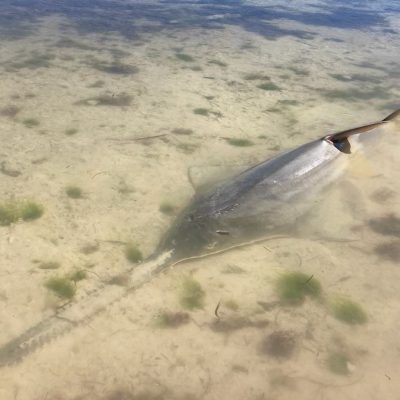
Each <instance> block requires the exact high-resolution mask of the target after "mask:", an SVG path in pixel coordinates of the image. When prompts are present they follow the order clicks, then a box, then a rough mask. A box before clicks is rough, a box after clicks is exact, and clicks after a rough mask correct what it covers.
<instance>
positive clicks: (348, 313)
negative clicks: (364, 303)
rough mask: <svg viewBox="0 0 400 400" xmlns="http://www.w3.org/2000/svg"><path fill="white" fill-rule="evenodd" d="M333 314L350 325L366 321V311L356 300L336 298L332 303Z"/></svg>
mask: <svg viewBox="0 0 400 400" xmlns="http://www.w3.org/2000/svg"><path fill="white" fill-rule="evenodd" d="M332 312H333V316H334V317H335V318H336V319H338V320H339V321H342V322H345V323H346V324H350V325H361V324H365V323H366V322H367V321H368V316H367V313H366V312H365V311H364V309H363V308H362V307H361V306H360V305H359V304H358V303H356V302H354V301H352V300H349V299H346V298H338V299H336V300H335V301H334V302H333V303H332Z"/></svg>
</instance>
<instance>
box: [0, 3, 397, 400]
mask: <svg viewBox="0 0 400 400" xmlns="http://www.w3.org/2000/svg"><path fill="white" fill-rule="evenodd" d="M335 4H336V5H335V6H332V5H330V3H329V2H324V1H313V2H309V3H307V4H305V3H303V2H300V1H299V2H296V4H293V5H291V6H288V5H287V4H286V3H284V2H279V1H276V2H274V3H268V4H267V5H266V4H263V3H262V2H247V3H245V2H239V1H234V2H231V1H230V2H227V1H224V2H221V1H200V2H190V1H187V2H179V3H176V2H172V1H163V2H150V1H149V2H143V3H140V4H139V3H136V2H133V1H124V2H122V1H97V0H96V2H93V1H90V2H89V1H86V2H85V1H83V2H82V1H79V2H76V1H67V2H51V1H39V2H32V1H17V2H16V1H11V0H10V1H3V2H2V4H1V6H0V11H1V12H0V15H1V16H0V21H1V23H0V39H1V65H0V73H1V89H2V90H1V94H0V124H1V129H0V137H1V139H0V140H1V145H2V146H1V150H0V166H1V168H0V172H1V173H0V188H1V196H0V204H2V207H3V208H2V209H0V210H1V211H0V218H2V221H3V224H4V225H5V226H1V227H0V254H1V256H2V257H1V259H2V262H1V265H0V274H1V281H2V285H1V287H0V320H1V321H2V323H1V329H0V343H2V344H3V343H7V342H9V341H10V340H12V338H14V337H17V336H18V335H19V334H21V333H22V332H24V331H26V329H28V328H29V327H31V326H35V325H36V324H38V323H39V322H40V321H43V320H44V319H45V318H46V317H48V316H51V315H53V314H54V313H55V310H57V307H60V305H61V304H63V303H65V302H68V301H69V297H71V296H72V298H73V299H75V300H72V301H73V302H74V303H75V304H78V305H79V304H80V303H79V302H80V301H81V300H79V299H81V298H85V297H86V295H87V294H88V293H90V292H91V291H93V290H98V288H99V286H102V285H103V286H104V287H105V289H101V290H100V291H98V292H97V293H98V295H97V297H96V296H93V295H92V297H94V298H97V299H99V301H100V302H102V303H104V304H107V303H109V302H110V299H112V298H115V297H116V298H119V293H120V292H124V289H123V288H124V286H126V285H128V286H129V284H130V283H129V277H130V274H129V273H128V272H127V271H129V270H130V269H132V268H134V269H135V263H134V262H135V261H138V260H140V258H142V257H147V256H148V255H150V254H151V253H152V251H154V249H155V248H156V246H157V243H158V241H159V240H160V238H161V237H162V234H163V233H164V232H165V231H166V230H167V228H168V227H169V226H170V225H171V224H172V222H173V220H174V217H175V216H176V214H177V213H178V212H179V210H180V209H181V208H183V207H184V205H186V204H187V203H188V202H189V200H190V198H191V196H192V195H193V193H194V192H195V190H196V187H198V186H199V185H200V184H203V183H204V182H209V181H210V180H215V178H216V177H218V176H223V175H226V174H229V172H230V173H232V171H240V170H242V169H244V168H246V167H247V166H249V165H254V164H256V163H258V162H260V161H262V160H264V159H266V158H268V157H270V156H272V155H274V154H276V153H277V152H279V151H282V150H285V149H288V148H291V147H295V146H298V145H301V144H303V143H305V142H307V141H309V140H313V139H315V138H318V137H322V136H324V135H326V134H327V133H332V132H335V131H339V130H341V129H345V128H349V127H351V126H356V125H362V124H364V123H367V122H370V121H373V120H379V119H382V118H383V117H385V116H386V115H387V114H389V113H390V112H391V111H393V110H394V109H396V108H399V102H398V97H399V93H398V78H399V72H398V63H399V56H398V54H400V52H399V47H400V42H399V39H398V35H399V31H400V25H399V22H398V21H399V19H398V15H399V14H398V11H399V7H398V5H397V3H396V2H389V1H386V2H385V1H382V2H377V3H376V4H373V5H368V6H366V5H365V4H364V3H363V2H355V1H354V2H351V4H350V5H349V4H347V2H336V3H335ZM398 130H399V128H398V125H397V127H396V126H392V127H387V128H385V129H378V130H376V131H375V132H374V133H373V134H371V135H370V136H369V138H370V139H371V140H366V142H365V148H364V151H362V152H359V153H357V154H355V155H354V157H353V159H352V162H351V165H350V167H349V169H348V172H347V173H346V174H345V176H344V177H343V178H342V179H341V180H339V181H338V182H337V183H335V185H333V186H332V187H331V188H330V190H329V191H328V192H324V193H323V195H322V196H321V197H318V198H315V206H314V207H313V209H312V211H311V213H310V214H308V215H307V216H306V218H305V219H304V220H301V222H299V224H298V225H297V226H296V227H293V231H290V232H287V234H286V235H285V237H280V238H271V239H270V240H267V241H265V242H262V243H256V244H254V245H251V246H246V247H243V248H240V249H235V250H231V251H229V252H226V253H223V254H219V255H216V256H213V257H209V258H203V259H199V260H192V261H188V262H186V263H183V264H178V265H177V266H175V267H174V268H173V269H169V270H168V271H166V273H164V274H161V275H160V276H156V277H154V278H153V279H152V280H151V281H150V282H149V283H148V284H146V285H144V286H143V287H142V288H141V289H139V290H137V291H136V292H135V293H130V294H129V295H127V296H124V297H123V298H122V299H121V300H119V301H117V302H115V303H113V304H110V305H109V306H108V307H106V308H105V310H104V311H103V312H101V313H99V315H97V316H96V317H95V318H91V319H90V321H89V320H84V321H83V322H82V323H80V324H78V326H71V325H73V324H71V323H70V322H68V321H66V320H61V319H58V320H57V319H54V321H56V320H57V324H58V325H57V326H59V327H60V331H61V332H60V335H57V338H54V339H52V338H50V337H45V338H44V339H43V343H41V344H40V346H37V347H39V348H38V349H37V351H35V352H33V351H29V352H28V354H27V355H26V357H25V358H24V359H23V360H14V361H18V362H16V363H15V364H14V365H11V366H5V367H3V368H2V376H1V378H0V398H1V399H7V400H8V399H18V400H21V399H27V400H36V399H38V400H39V399H40V400H42V399H50V398H54V399H60V400H70V399H74V400H77V399H101V400H125V399H170V398H173V399H200V398H207V399H214V398H215V399H216V398H230V399H236V398H237V399H272V398H274V399H275V398H277V399H293V398H304V399H309V398H322V399H333V398H337V397H341V398H342V397H343V398H348V399H356V398H360V397H362V398H363V399H374V398H385V399H395V398H396V396H397V393H399V391H400V386H399V384H398V382H396V380H395V379H394V377H395V372H396V369H397V368H398V354H397V353H398V352H397V350H396V349H397V332H398V330H399V328H400V326H399V320H398V318H397V310H398V307H399V305H400V304H399V303H400V297H399V294H398V288H397V282H398V278H399V274H400V272H399V269H398V264H399V261H400V254H399V248H400V246H399V244H400V243H399V236H400V233H399V230H400V228H399V224H400V222H399V221H400V220H399V217H400V213H399V184H398V182H399V181H400V176H399V169H398V167H397V164H398V155H397V153H398V152H397V149H398V148H399V147H398V146H399V139H398V137H399V136H398ZM365 135H369V134H367V133H366V134H365ZM194 171H197V173H198V174H197V175H195V174H194ZM227 171H228V172H227ZM19 201H20V203H19ZM27 202H28V203H27ZM29 202H30V203H29ZM32 202H35V203H36V204H38V205H39V206H40V207H43V215H40V211H38V210H37V209H35V207H33V206H32ZM27 204H28V206H29V207H28V211H26V207H27ZM10 205H13V208H12V210H11V211H12V212H10V211H9V209H8V213H6V212H5V211H4V210H5V206H7V207H9V206H10ZM40 207H39V208H40ZM24 210H25V211H24ZM27 212H29V213H28V214H27ZM27 215H28V217H27ZM36 216H38V217H39V216H40V217H39V218H37V219H34V218H35V217H36ZM30 219H34V220H33V221H30ZM8 222H10V224H8ZM295 228H296V229H295ZM127 244H129V245H130V247H129V249H130V251H129V252H127V250H128V246H127ZM127 256H128V257H127ZM127 258H130V260H131V261H133V263H131V262H129V260H128V259H127ZM288 272H289V273H290V272H295V273H298V272H300V273H302V274H304V275H290V276H288V275H285V274H286V273H288ZM54 278H57V279H59V278H61V280H58V281H57V280H55V279H54ZM285 279H288V280H289V283H288V281H285ZM296 279H300V283H299V282H298V281H296ZM318 282H319V283H320V288H319V286H318ZM284 285H288V288H287V287H286V286H284ZM285 288H286V289H287V290H288V291H286V292H285V291H284V289H285ZM305 288H306V289H305ZM318 288H319V289H318ZM286 289H285V290H286ZM52 290H53V291H54V290H58V293H59V295H62V296H64V299H63V300H60V298H58V297H56V296H54V295H53V294H52ZM291 295H292V296H295V297H294V298H290V299H289V301H288V299H287V298H285V296H291ZM296 295H297V296H298V297H296ZM303 295H305V296H306V297H305V299H303V298H302V296H303ZM282 296H283V298H282ZM285 299H286V301H284V300H285ZM347 300H351V301H353V302H355V303H357V304H358V305H360V307H361V308H362V310H364V312H365V314H364V313H363V311H360V310H358V309H356V307H355V306H354V305H352V304H350V303H346V302H345V301H347ZM352 306H353V308H352ZM72 310H74V309H73V308H72ZM58 312H59V313H60V310H59V309H58ZM74 312H75V311H67V313H66V314H60V315H61V316H63V317H65V315H66V316H67V317H68V318H69V319H70V320H75V318H76V319H79V320H80V319H82V315H85V311H84V310H83V311H82V310H80V311H79V308H78V311H77V312H78V314H77V315H75V314H74ZM79 313H81V314H82V315H79ZM349 315H350V317H349ZM349 319H350V323H349ZM71 327H73V328H74V329H70V328H71ZM31 345H32V344H31ZM31 345H30V346H31ZM31 347H32V348H33V347H36V346H31Z"/></svg>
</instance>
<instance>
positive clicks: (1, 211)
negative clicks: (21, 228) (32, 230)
mask: <svg viewBox="0 0 400 400" xmlns="http://www.w3.org/2000/svg"><path fill="white" fill-rule="evenodd" d="M43 211H44V209H43V207H42V206H41V205H39V204H37V203H35V202H33V201H24V200H15V199H12V200H8V201H7V202H5V203H3V204H0V226H6V225H10V224H12V223H14V222H17V221H18V220H20V219H22V220H24V221H32V220H34V219H38V218H40V217H41V216H42V215H43Z"/></svg>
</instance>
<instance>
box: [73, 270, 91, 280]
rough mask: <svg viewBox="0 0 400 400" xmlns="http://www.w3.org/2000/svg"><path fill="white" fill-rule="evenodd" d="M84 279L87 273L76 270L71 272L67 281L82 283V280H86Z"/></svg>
mask: <svg viewBox="0 0 400 400" xmlns="http://www.w3.org/2000/svg"><path fill="white" fill-rule="evenodd" d="M86 277H87V273H86V271H85V270H83V269H78V270H76V271H74V272H72V273H71V274H70V275H69V279H70V280H71V281H72V282H79V281H82V280H83V279H86Z"/></svg>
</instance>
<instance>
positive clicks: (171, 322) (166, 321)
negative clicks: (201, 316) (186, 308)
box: [154, 311, 190, 329]
mask: <svg viewBox="0 0 400 400" xmlns="http://www.w3.org/2000/svg"><path fill="white" fill-rule="evenodd" d="M154 322H155V324H154V325H155V326H156V327H157V328H162V329H166V328H178V327H180V326H181V325H185V324H187V323H189V322H190V316H189V314H188V313H187V312H182V311H178V312H171V311H162V312H160V313H159V314H158V315H156V317H155V321H154Z"/></svg>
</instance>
